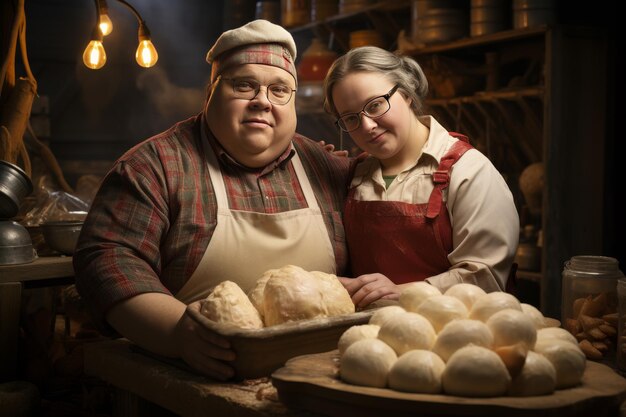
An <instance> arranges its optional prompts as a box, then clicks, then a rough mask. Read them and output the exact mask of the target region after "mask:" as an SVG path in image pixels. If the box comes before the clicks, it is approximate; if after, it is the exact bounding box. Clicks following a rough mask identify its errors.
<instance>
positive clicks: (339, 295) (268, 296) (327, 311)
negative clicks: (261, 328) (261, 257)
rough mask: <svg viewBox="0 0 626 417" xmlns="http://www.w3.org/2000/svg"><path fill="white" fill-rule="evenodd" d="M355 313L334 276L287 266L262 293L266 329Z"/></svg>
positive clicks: (345, 293) (272, 276)
mask: <svg viewBox="0 0 626 417" xmlns="http://www.w3.org/2000/svg"><path fill="white" fill-rule="evenodd" d="M350 313H354V304H353V303H352V300H351V299H350V294H348V291H347V290H346V289H345V288H344V287H343V285H341V282H339V279H337V277H336V276H335V275H331V274H323V275H322V274H321V273H319V272H316V273H315V274H313V273H311V272H308V271H305V270H304V269H302V268H300V267H298V266H295V265H286V266H284V267H282V268H280V269H279V270H278V271H276V272H274V273H272V274H271V277H270V278H269V279H268V280H267V282H266V283H265V289H264V291H263V317H264V319H265V325H266V326H273V325H276V324H281V323H285V322H290V321H297V320H304V319H312V318H316V317H329V316H337V315H340V314H350Z"/></svg>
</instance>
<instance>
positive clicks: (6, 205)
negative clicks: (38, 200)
mask: <svg viewBox="0 0 626 417" xmlns="http://www.w3.org/2000/svg"><path fill="white" fill-rule="evenodd" d="M32 192H33V183H32V182H31V180H30V178H28V175H26V173H25V172H24V171H23V170H22V168H20V167H18V166H17V165H15V164H12V163H10V162H7V161H0V219H10V218H11V217H15V216H16V215H17V212H18V211H19V208H20V203H21V202H22V199H24V197H26V196H27V195H28V194H30V193H32Z"/></svg>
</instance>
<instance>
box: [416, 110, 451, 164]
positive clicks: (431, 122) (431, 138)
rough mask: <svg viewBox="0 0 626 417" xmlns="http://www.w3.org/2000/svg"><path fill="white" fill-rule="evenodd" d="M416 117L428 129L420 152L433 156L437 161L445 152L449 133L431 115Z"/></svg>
mask: <svg viewBox="0 0 626 417" xmlns="http://www.w3.org/2000/svg"><path fill="white" fill-rule="evenodd" d="M418 119H419V121H420V122H421V123H422V124H423V125H424V126H426V127H427V128H428V130H429V132H428V140H427V141H426V143H425V144H424V147H423V148H422V154H426V155H429V156H431V157H433V158H434V159H435V160H436V161H437V163H439V162H440V161H441V158H443V156H444V155H445V153H446V150H447V147H448V138H449V136H450V133H448V131H447V130H446V129H445V128H444V127H443V126H441V125H440V124H439V122H438V121H437V120H436V119H435V118H434V117H432V116H420V117H419V118H418Z"/></svg>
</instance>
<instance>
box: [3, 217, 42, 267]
mask: <svg viewBox="0 0 626 417" xmlns="http://www.w3.org/2000/svg"><path fill="white" fill-rule="evenodd" d="M35 259H37V253H36V252H35V250H34V249H33V244H32V241H31V239H30V234H29V233H28V230H26V228H25V227H24V226H22V225H21V224H19V223H16V222H14V221H11V220H2V221H0V265H17V264H26V263H30V262H32V261H34V260H35Z"/></svg>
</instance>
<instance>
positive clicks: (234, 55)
mask: <svg viewBox="0 0 626 417" xmlns="http://www.w3.org/2000/svg"><path fill="white" fill-rule="evenodd" d="M296 54H297V50H296V43H295V41H294V40H293V37H292V36H291V34H290V33H289V32H288V31H287V30H285V28H283V27H282V26H279V25H275V24H274V23H271V22H269V21H267V20H263V19H258V20H254V21H252V22H249V23H246V24H245V25H243V26H241V27H238V28H236V29H231V30H227V31H226V32H224V33H222V34H221V35H220V37H219V38H218V39H217V41H216V42H215V44H214V45H213V47H212V48H211V50H210V51H209V52H208V54H207V56H206V60H207V62H208V63H209V64H212V70H211V80H215V78H216V77H217V75H218V74H219V73H220V72H221V71H223V70H224V68H227V67H229V66H232V65H236V64H255V63H256V64H266V65H273V66H276V67H279V68H282V69H284V70H285V71H287V72H289V73H291V74H292V75H293V76H294V78H296V73H295V64H294V62H295V59H296Z"/></svg>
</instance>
